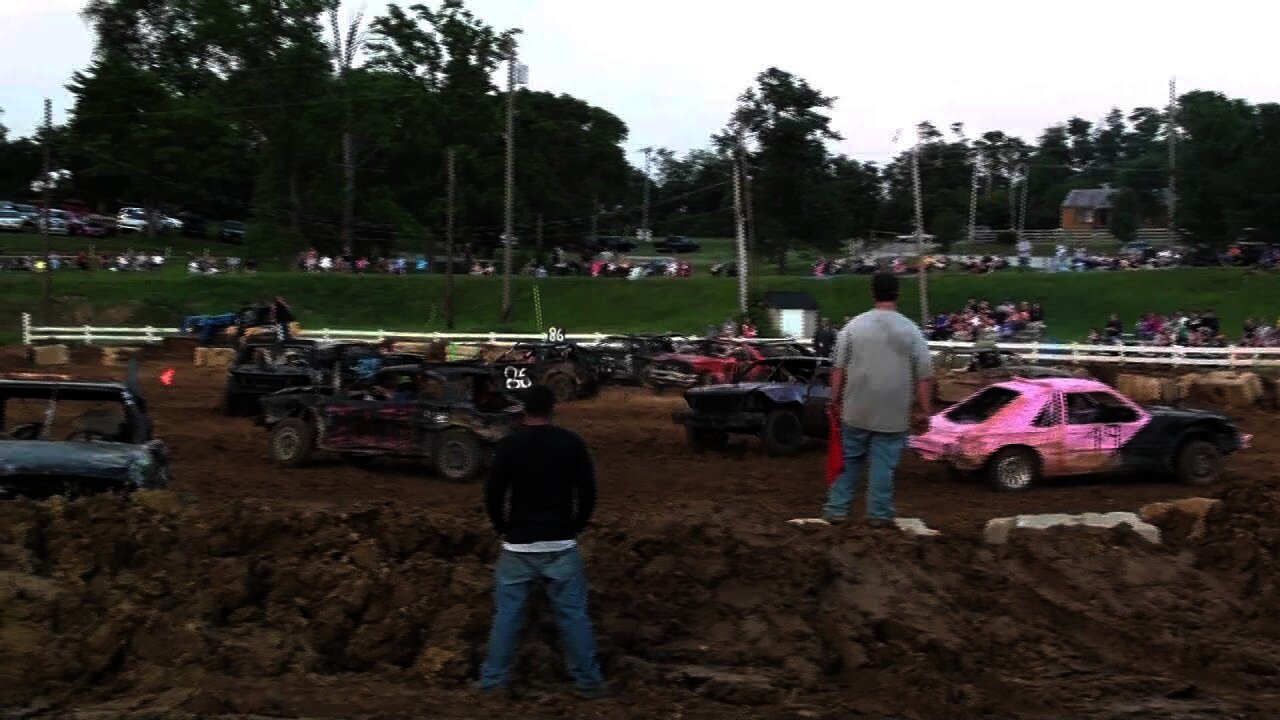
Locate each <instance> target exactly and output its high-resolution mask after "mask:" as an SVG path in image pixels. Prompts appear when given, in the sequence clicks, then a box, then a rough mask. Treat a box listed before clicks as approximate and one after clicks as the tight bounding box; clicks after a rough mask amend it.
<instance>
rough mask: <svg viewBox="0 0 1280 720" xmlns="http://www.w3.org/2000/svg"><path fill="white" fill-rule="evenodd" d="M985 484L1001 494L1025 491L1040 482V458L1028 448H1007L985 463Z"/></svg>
mask: <svg viewBox="0 0 1280 720" xmlns="http://www.w3.org/2000/svg"><path fill="white" fill-rule="evenodd" d="M986 474H987V482H989V483H991V486H992V487H994V488H995V489H997V490H999V491H1001V492H1018V491H1021V490H1026V489H1027V488H1029V487H1031V486H1032V485H1035V484H1036V483H1037V482H1039V480H1040V456H1039V455H1036V452H1035V451H1034V450H1032V449H1031V448H1029V447H1022V446H1014V447H1007V448H1004V449H1002V450H1000V451H999V452H997V453H996V454H995V455H992V456H991V459H990V460H988V461H987V473H986Z"/></svg>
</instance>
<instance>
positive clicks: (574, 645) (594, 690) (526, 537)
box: [479, 385, 609, 699]
mask: <svg viewBox="0 0 1280 720" xmlns="http://www.w3.org/2000/svg"><path fill="white" fill-rule="evenodd" d="M523 400H524V425H523V427H521V429H520V430H518V431H517V432H515V433H514V434H512V435H510V436H508V437H506V438H504V439H503V440H502V441H501V442H499V443H498V445H497V448H496V449H495V452H494V459H493V468H492V471H491V472H490V475H489V480H488V482H487V483H486V484H485V488H484V504H485V509H486V510H487V511H488V513H489V520H490V522H492V524H493V529H494V530H496V531H497V532H498V535H499V536H501V538H502V553H501V555H499V557H498V563H497V567H496V568H495V569H494V578H493V579H494V588H493V599H494V614H493V629H492V631H491V632H490V634H489V651H488V657H486V658H485V661H484V665H483V666H482V667H481V670H480V683H479V688H480V691H481V692H482V693H484V694H486V695H492V694H498V693H501V692H503V691H505V690H506V689H507V688H508V682H509V680H510V671H511V660H512V657H513V656H514V655H515V651H516V643H517V641H518V639H519V636H520V627H521V625H522V623H523V613H524V604H525V599H526V597H527V596H528V594H529V587H530V586H531V585H533V583H534V582H535V581H538V580H545V581H546V593H547V600H548V601H549V602H550V604H551V608H552V612H553V614H554V615H555V619H556V623H557V625H559V628H560V643H561V646H562V647H563V649H564V655H565V666H566V668H567V669H568V671H569V675H570V677H572V678H573V682H574V685H575V686H576V690H577V693H578V695H579V696H580V697H583V698H586V699H596V698H601V697H606V696H607V695H608V693H609V689H608V686H606V685H605V682H604V677H603V676H602V675H601V673H600V666H599V664H598V663H597V662H596V645H595V638H594V636H593V635H592V632H591V618H590V616H589V615H588V614H587V579H586V574H585V572H584V570H583V563H582V556H581V554H579V552H578V541H577V536H578V534H579V533H581V532H582V531H583V530H584V529H586V527H587V522H588V521H589V520H590V519H591V514H592V512H593V511H594V510H595V504H596V481H595V471H594V469H593V467H592V463H591V454H590V452H588V450H587V446H586V443H584V442H583V441H582V438H580V437H578V435H576V434H574V433H573V432H570V431H569V430H566V429H564V428H561V427H557V426H556V425H554V424H553V423H552V412H553V410H554V408H555V395H554V394H553V393H552V392H551V389H550V388H548V387H547V386H545V385H534V386H533V387H531V388H529V389H528V390H526V391H525V392H524V393H523Z"/></svg>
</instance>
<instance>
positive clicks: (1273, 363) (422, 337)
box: [22, 313, 1280, 368]
mask: <svg viewBox="0 0 1280 720" xmlns="http://www.w3.org/2000/svg"><path fill="white" fill-rule="evenodd" d="M610 334H620V333H582V334H564V335H559V336H558V337H559V338H563V339H565V340H572V341H575V342H582V343H600V342H602V341H603V340H604V339H605V338H606V337H609V335H610ZM181 335H182V333H180V332H179V331H178V330H177V329H169V328H154V327H94V326H90V325H83V326H78V327H41V326H34V325H32V324H31V315H30V314H27V313H24V314H23V315H22V342H23V344H24V345H32V344H34V343H37V342H44V341H49V340H59V341H72V342H79V343H84V344H86V345H101V344H113V343H159V342H162V341H163V340H164V339H165V338H167V337H181ZM304 337H306V338H307V339H311V340H322V341H327V342H341V341H361V340H373V341H381V340H385V339H387V338H394V339H397V340H409V341H414V340H418V341H426V342H431V341H436V342H456V343H461V344H479V343H502V342H519V341H522V340H545V339H547V333H499V332H488V333H453V332H400V331H397V330H331V329H328V328H324V329H318V330H315V329H308V330H307V331H306V334H305V336H304ZM796 342H801V343H805V344H808V343H809V342H810V341H809V340H797V341H796ZM929 347H930V348H931V349H932V350H935V351H941V350H958V351H962V352H963V351H970V350H972V349H973V343H968V342H954V341H941V342H930V343H929ZM999 348H1000V349H1002V350H1011V351H1013V352H1016V353H1018V354H1019V355H1022V356H1023V357H1024V358H1025V359H1026V360H1028V361H1031V362H1044V363H1085V362H1094V363H1116V364H1133V365H1173V366H1192V367H1194V366H1205V367H1226V368H1250V367H1255V368H1256V367H1280V347H1262V348H1255V347H1236V346H1232V347H1225V348H1209V347H1182V346H1173V347H1163V346H1155V345H1083V344H1075V343H1069V344H1060V343H1059V344H1046V343H999Z"/></svg>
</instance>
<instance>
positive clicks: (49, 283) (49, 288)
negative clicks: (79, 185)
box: [39, 98, 53, 325]
mask: <svg viewBox="0 0 1280 720" xmlns="http://www.w3.org/2000/svg"><path fill="white" fill-rule="evenodd" d="M42 144H43V145H44V187H43V188H42V189H43V191H44V198H43V202H44V207H42V208H41V209H40V216H39V217H40V235H41V236H43V243H44V277H43V278H42V279H41V283H40V293H41V305H42V306H43V307H41V309H40V312H41V314H42V315H43V316H44V324H45V325H52V324H53V268H52V267H51V266H50V265H49V256H50V255H52V253H51V252H50V251H49V217H50V215H49V209H50V205H49V203H50V193H51V191H52V189H53V148H52V147H51V146H52V145H53V101H52V100H50V99H49V98H45V99H44V142H43V143H42Z"/></svg>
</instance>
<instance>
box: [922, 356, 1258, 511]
mask: <svg viewBox="0 0 1280 720" xmlns="http://www.w3.org/2000/svg"><path fill="white" fill-rule="evenodd" d="M1251 438H1252V436H1250V435H1244V434H1242V433H1241V432H1240V431H1239V429H1238V428H1237V427H1236V426H1235V424H1234V423H1233V422H1232V421H1231V419H1230V418H1228V417H1226V416H1225V415H1220V414H1218V413H1213V412H1207V411H1203V410H1183V409H1176V408H1168V407H1150V408H1144V407H1141V406H1139V405H1137V404H1135V403H1134V402H1133V401H1132V400H1130V399H1129V398H1127V397H1125V396H1123V395H1121V394H1120V393H1118V392H1116V391H1115V390H1113V389H1112V388H1110V387H1108V386H1107V385H1104V384H1102V383H1100V382H1098V381H1096V380H1085V379H1079V378H1042V379H1035V380H1028V379H1021V378H1019V379H1015V380H1010V381H1008V382H1002V383H998V384H996V385H991V386H989V387H986V388H984V389H982V390H980V391H978V392H976V393H974V394H973V395H970V396H969V397H968V398H967V399H965V400H963V401H961V402H960V403H958V404H956V405H954V406H952V407H951V408H949V409H947V410H946V411H944V412H941V413H938V414H937V415H934V416H933V417H932V418H930V419H929V430H928V431H927V432H925V433H924V434H922V435H917V436H915V437H912V438H911V441H910V447H911V448H912V449H913V450H915V451H916V453H917V454H919V455H920V457H922V458H923V459H925V460H930V461H935V462H943V463H946V464H947V465H949V466H950V467H952V468H953V469H955V470H958V471H960V472H981V473H983V474H985V475H986V477H987V479H988V480H990V482H991V483H992V484H993V485H994V486H995V487H997V488H998V489H1001V490H1022V489H1024V488H1026V487H1029V486H1030V485H1032V484H1034V483H1035V482H1036V481H1037V480H1039V479H1040V478H1044V477H1057V476H1066V475H1089V474H1094V473H1111V472H1148V473H1159V474H1162V475H1167V476H1172V477H1175V478H1177V479H1178V480H1181V481H1183V482H1188V483H1193V484H1208V483H1211V482H1213V481H1215V480H1217V479H1218V477H1219V476H1220V475H1221V473H1222V458H1223V456H1225V455H1228V454H1230V453H1233V452H1235V451H1237V450H1241V449H1243V448H1246V447H1248V446H1249V442H1250V440H1251Z"/></svg>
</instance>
